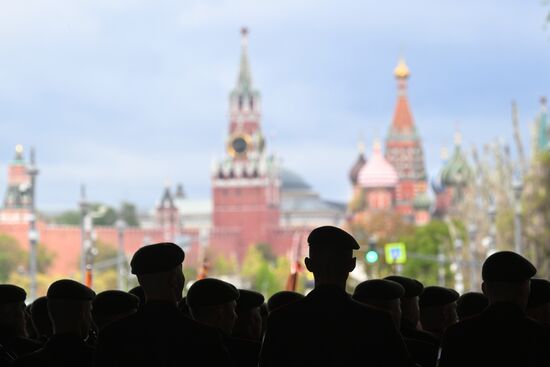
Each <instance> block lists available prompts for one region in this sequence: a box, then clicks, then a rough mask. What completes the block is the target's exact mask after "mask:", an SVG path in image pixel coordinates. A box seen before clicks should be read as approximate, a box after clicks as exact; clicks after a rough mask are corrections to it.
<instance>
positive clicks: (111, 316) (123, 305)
mask: <svg viewBox="0 0 550 367" xmlns="http://www.w3.org/2000/svg"><path fill="white" fill-rule="evenodd" d="M138 307H139V299H138V298H137V297H136V296H134V295H133V294H130V293H127V292H123V291H117V290H109V291H104V292H101V293H99V294H98V295H97V296H96V297H95V298H94V300H93V302H92V317H93V320H94V323H95V325H96V326H97V328H98V330H99V331H101V330H102V329H103V328H104V327H105V326H107V325H109V324H110V323H112V322H114V321H117V320H120V319H122V318H124V317H127V316H129V315H131V314H133V313H135V312H137V310H138Z"/></svg>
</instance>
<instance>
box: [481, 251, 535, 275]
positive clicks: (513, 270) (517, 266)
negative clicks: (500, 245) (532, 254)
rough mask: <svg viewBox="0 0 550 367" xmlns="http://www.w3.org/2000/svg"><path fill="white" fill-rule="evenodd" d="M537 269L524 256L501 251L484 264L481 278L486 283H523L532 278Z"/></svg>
mask: <svg viewBox="0 0 550 367" xmlns="http://www.w3.org/2000/svg"><path fill="white" fill-rule="evenodd" d="M536 273H537V269H536V268H535V267H534V266H533V264H531V263H530V262H529V260H527V259H526V258H524V257H523V256H521V255H519V254H516V253H515V252H511V251H500V252H496V253H494V254H492V255H491V256H489V257H488V258H487V259H486V260H485V262H484V263H483V267H482V269H481V276H482V278H483V280H484V281H495V282H521V281H524V280H527V279H530V278H532V277H533V276H534V275H535V274H536Z"/></svg>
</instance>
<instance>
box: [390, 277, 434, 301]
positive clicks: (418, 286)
mask: <svg viewBox="0 0 550 367" xmlns="http://www.w3.org/2000/svg"><path fill="white" fill-rule="evenodd" d="M384 279H388V280H392V281H394V282H396V283H399V284H401V286H402V287H403V288H405V294H404V295H403V297H418V296H419V295H420V293H422V291H423V290H424V285H423V284H422V283H420V282H419V281H418V280H416V279H413V278H407V277H402V276H399V275H390V276H389V277H385V278H384Z"/></svg>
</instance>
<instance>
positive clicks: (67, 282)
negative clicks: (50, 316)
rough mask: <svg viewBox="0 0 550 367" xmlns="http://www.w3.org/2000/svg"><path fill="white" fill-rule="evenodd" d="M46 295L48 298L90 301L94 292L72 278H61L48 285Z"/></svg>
mask: <svg viewBox="0 0 550 367" xmlns="http://www.w3.org/2000/svg"><path fill="white" fill-rule="evenodd" d="M46 297H47V298H48V299H49V300H50V299H58V300H72V301H91V300H92V299H93V298H94V297H95V292H94V291H93V290H91V289H90V288H88V287H86V286H85V285H84V284H81V283H79V282H76V281H74V280H71V279H61V280H58V281H55V282H53V283H52V284H51V285H50V287H49V288H48V292H47V294H46Z"/></svg>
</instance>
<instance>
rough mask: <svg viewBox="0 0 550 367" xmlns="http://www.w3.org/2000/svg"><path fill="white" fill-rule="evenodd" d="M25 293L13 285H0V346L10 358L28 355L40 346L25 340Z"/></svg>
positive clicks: (35, 342) (32, 341) (37, 343)
mask: <svg viewBox="0 0 550 367" xmlns="http://www.w3.org/2000/svg"><path fill="white" fill-rule="evenodd" d="M26 298H27V293H26V292H25V291H24V290H23V288H20V287H18V286H15V285H11V284H0V345H2V346H3V348H4V350H5V352H6V353H7V354H9V355H10V356H11V357H12V358H17V357H19V356H22V355H25V354H28V353H30V352H33V351H35V350H37V349H38V348H40V347H41V346H42V344H40V343H39V342H37V341H34V340H31V339H28V338H27V331H26V329H25V299H26Z"/></svg>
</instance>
